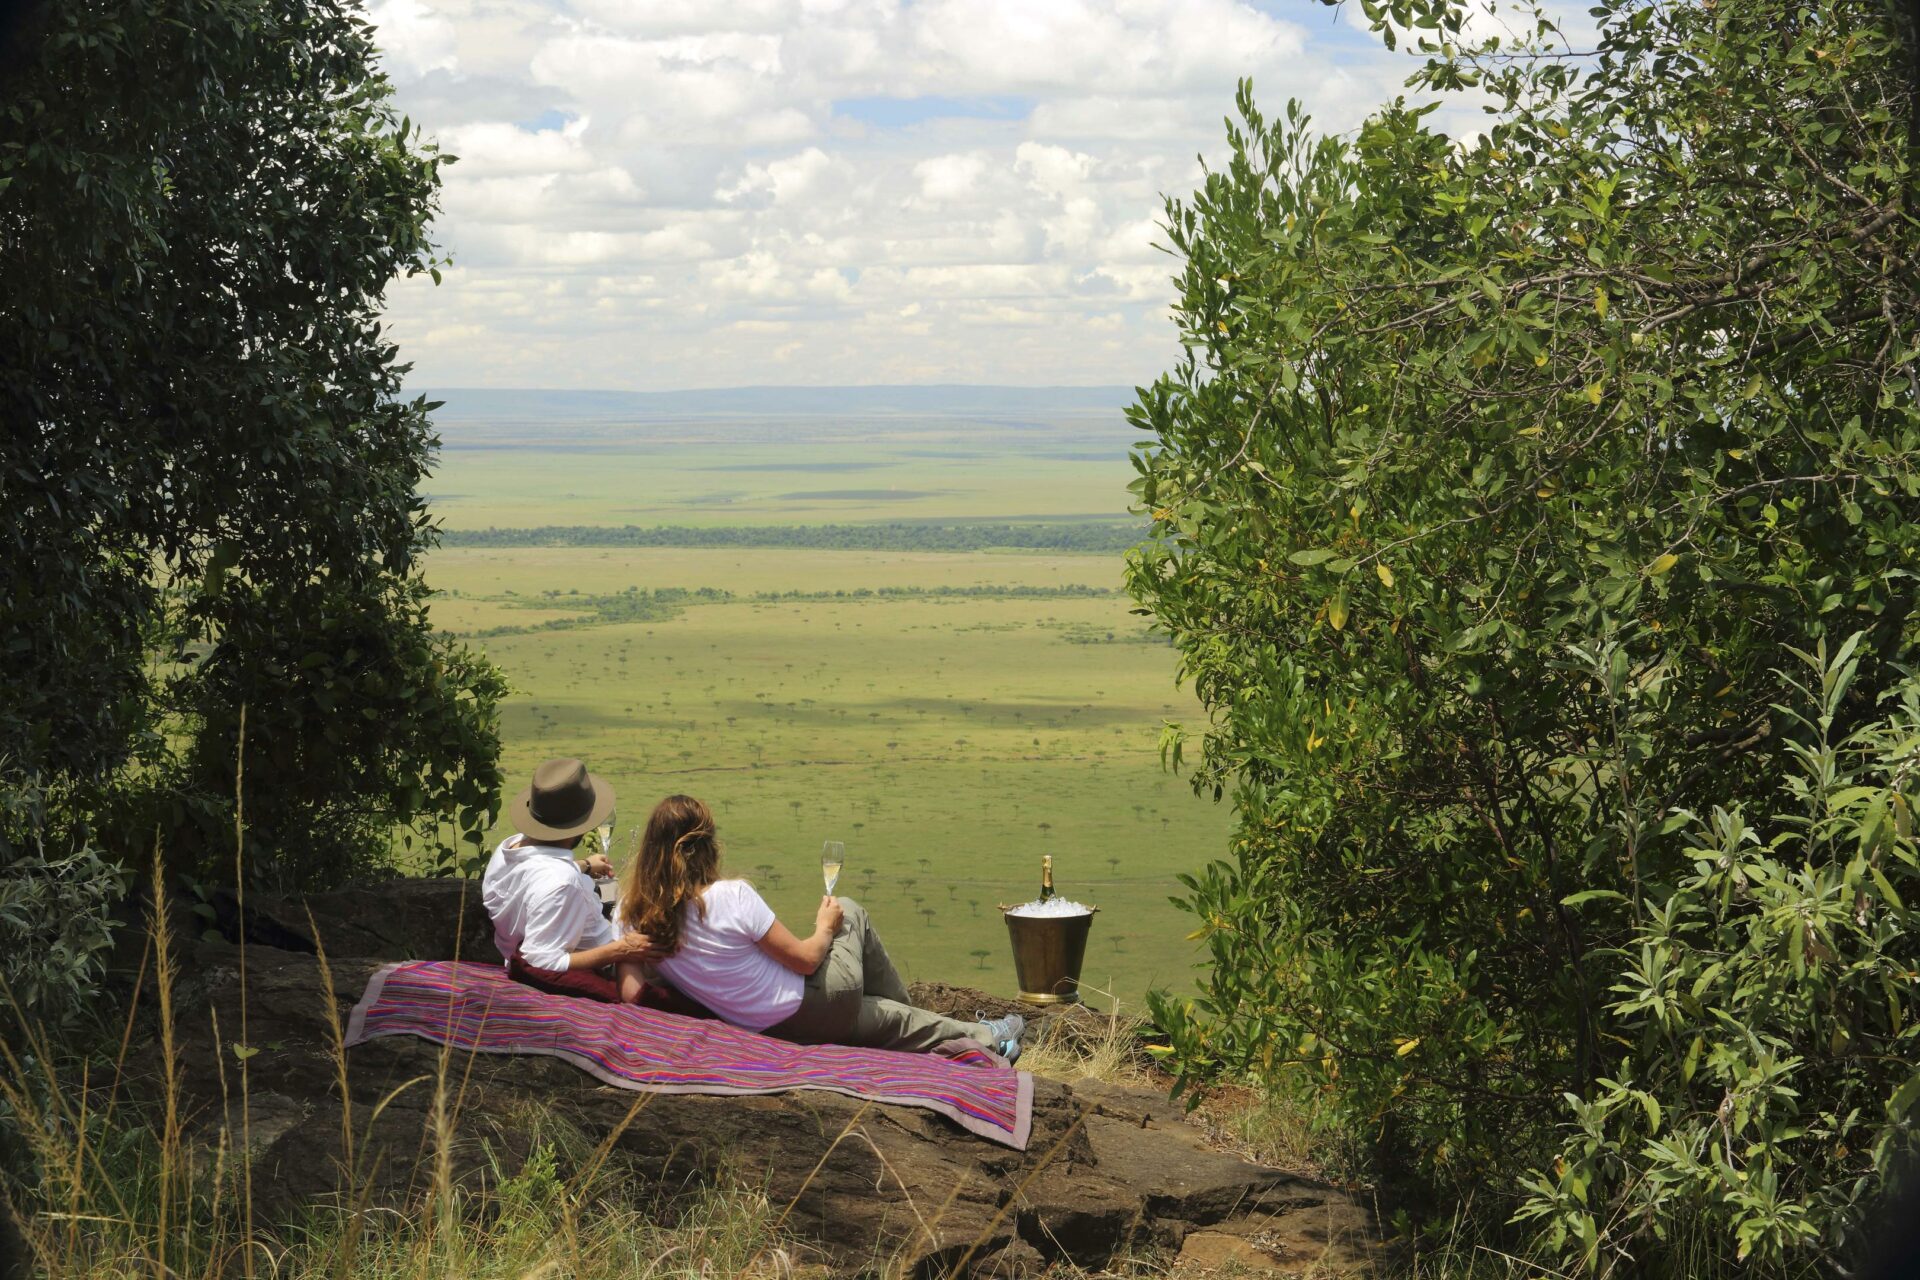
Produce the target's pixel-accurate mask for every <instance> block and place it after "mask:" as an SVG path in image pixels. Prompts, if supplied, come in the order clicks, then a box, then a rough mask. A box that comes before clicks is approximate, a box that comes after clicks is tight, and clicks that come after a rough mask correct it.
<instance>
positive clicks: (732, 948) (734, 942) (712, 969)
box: [622, 880, 806, 1031]
mask: <svg viewBox="0 0 1920 1280" xmlns="http://www.w3.org/2000/svg"><path fill="white" fill-rule="evenodd" d="M705 896H706V904H707V912H706V918H705V919H702V918H701V915H700V908H699V907H697V906H696V905H694V904H693V903H691V902H689V903H687V904H686V905H685V906H683V907H681V908H680V911H681V917H680V949H679V950H678V951H675V952H674V953H673V954H672V955H670V956H668V957H667V958H666V959H665V960H661V961H658V962H657V963H656V964H655V965H654V968H656V969H658V970H659V971H660V976H661V977H663V978H665V979H666V980H667V981H668V982H671V983H672V984H673V985H674V986H676V987H678V988H680V990H682V991H684V992H686V993H687V994H688V995H690V996H692V997H693V998H694V999H696V1000H698V1001H699V1002H700V1003H701V1004H704V1005H706V1006H707V1008H709V1009H711V1010H713V1011H714V1012H715V1013H716V1014H718V1015H720V1017H721V1018H722V1019H723V1020H724V1021H726V1022H729V1023H731V1024H732V1025H734V1026H736V1027H745V1028H746V1029H747V1030H748V1031H764V1030H766V1029H767V1028H768V1027H770V1026H772V1025H773V1024H774V1023H776V1022H780V1021H783V1020H785V1019H786V1018H788V1017H790V1016H791V1015H792V1014H793V1012H794V1011H795V1010H797V1009H798V1008H799V1007H800V995H801V992H802V989H803V988H804V987H805V985H806V979H805V978H803V977H801V976H800V975H799V974H797V973H795V972H794V971H793V970H791V969H789V968H787V967H786V966H785V965H783V964H781V963H780V962H779V961H778V960H775V959H774V958H773V957H772V956H770V955H768V954H767V953H766V952H764V951H762V950H761V949H760V939H762V938H764V937H766V936H767V930H769V929H771V928H773V908H772V907H769V906H768V905H767V903H766V899H764V898H762V897H761V896H760V895H759V894H757V893H755V892H754V891H753V886H752V885H750V884H748V883H747V882H746V881H745V880H715V881H714V882H713V883H712V884H710V885H708V886H707V892H706V895H705ZM626 928H627V926H624V925H623V926H622V930H623V931H625V930H626Z"/></svg>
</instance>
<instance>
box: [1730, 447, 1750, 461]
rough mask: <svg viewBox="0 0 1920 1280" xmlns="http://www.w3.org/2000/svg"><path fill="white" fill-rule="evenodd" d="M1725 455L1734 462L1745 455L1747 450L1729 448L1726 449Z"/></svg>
mask: <svg viewBox="0 0 1920 1280" xmlns="http://www.w3.org/2000/svg"><path fill="white" fill-rule="evenodd" d="M1727 456H1728V457H1729V458H1732V459H1733V460H1734V461H1735V462H1738V461H1739V460H1740V459H1742V458H1744V457H1746V456H1747V451H1746V450H1745V449H1729V450H1727Z"/></svg>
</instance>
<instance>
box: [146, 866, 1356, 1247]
mask: <svg viewBox="0 0 1920 1280" xmlns="http://www.w3.org/2000/svg"><path fill="white" fill-rule="evenodd" d="M212 905H213V907H214V911H213V915H214V916H215V918H216V921H217V927H216V928H215V929H214V930H210V931H204V932H198V934H197V938H196V940H195V941H191V942H187V941H181V942H180V943H179V944H178V946H179V949H180V952H181V954H180V958H179V959H180V963H179V968H180V971H181V977H180V980H179V982H178V984H177V986H176V997H175V1005H176V1008H177V1010H178V1011H179V1012H178V1015H177V1024H178V1029H179V1034H178V1038H179V1040H180V1043H181V1054H180V1081H181V1091H182V1095H183V1097H184V1099H185V1101H186V1102H187V1105H188V1106H189V1108H190V1110H191V1113H192V1116H193V1119H194V1123H195V1125H196V1126H197V1127H198V1128H199V1129H200V1130H201V1131H203V1132H211V1131H212V1130H215V1129H217V1128H218V1127H219V1126H221V1125H225V1126H227V1127H228V1129H229V1131H230V1140H231V1141H234V1142H236V1143H237V1142H238V1141H239V1138H240V1135H241V1129H242V1125H241V1115H240V1108H239V1105H238V1097H239V1084H240V1072H239V1062H238V1059H237V1057H236V1055H235V1054H234V1052H233V1049H232V1045H233V1044H234V1043H235V1042H237V1041H239V1040H240V1039H241V1026H242V1016H243V1015H242V1010H241V1000H240V991H241V952H240V949H239V947H238V946H236V945H235V943H234V941H233V940H234V939H237V938H239V937H242V936H245V937H246V938H248V939H249V944H248V946H247V949H246V953H245V966H246V988H247V992H248V999H247V1001H246V1011H245V1015H244V1016H245V1019H246V1022H245V1026H246V1031H245V1040H246V1042H247V1043H248V1044H249V1045H251V1046H252V1047H253V1048H254V1049H255V1050H256V1052H255V1053H254V1054H253V1055H252V1056H251V1057H250V1058H249V1059H248V1060H247V1062H246V1069H247V1085H248V1097H249V1105H248V1108H247V1115H246V1126H245V1127H246V1129H247V1131H248V1133H249V1135H250V1139H251V1144H252V1146H251V1149H252V1151H253V1169H254V1185H255V1213H256V1216H257V1218H258V1219H259V1220H261V1221H284V1220H291V1219H292V1218H294V1217H296V1216H298V1215H299V1213H300V1212H302V1211H303V1210H306V1209H308V1208H309V1207H311V1206H313V1205H315V1204H317V1203H327V1202H340V1203H345V1202H347V1200H348V1198H349V1197H352V1198H355V1199H363V1201H364V1202H366V1203H371V1204H383V1203H396V1204H397V1203H402V1202H406V1201H408V1200H409V1199H410V1198H413V1197H417V1196H418V1195H419V1194H420V1192H421V1182H422V1178H423V1176H424V1174H423V1171H424V1170H427V1169H429V1168H430V1167H431V1163H432V1153H433V1152H434V1151H435V1149H436V1143H435V1141H434V1134H435V1132H436V1116H437V1115H441V1114H444V1116H445V1125H444V1129H443V1131H444V1132H445V1133H446V1135H447V1142H446V1145H445V1151H446V1154H447V1158H448V1163H449V1167H450V1171H451V1173H452V1176H453V1177H454V1178H455V1179H456V1180H458V1181H467V1180H472V1179H477V1178H480V1177H482V1176H485V1175H486V1172H487V1171H488V1170H489V1169H490V1168H492V1167H494V1165H495V1163H496V1162H498V1164H499V1165H500V1166H502V1167H509V1168H510V1167H515V1166H516V1165H517V1161H518V1160H519V1158H520V1157H522V1156H524V1155H525V1154H526V1151H527V1149H528V1147H529V1145H530V1143H531V1138H530V1137H529V1134H530V1132H531V1126H530V1125H529V1123H528V1117H529V1115H530V1114H531V1113H532V1109H534V1108H537V1107H544V1108H547V1109H549V1110H550V1111H551V1113H552V1114H554V1115H556V1116H559V1117H562V1118H564V1119H566V1120H568V1121H570V1122H572V1123H573V1124H574V1125H576V1126H577V1127H578V1128H579V1129H580V1130H581V1131H582V1132H584V1133H586V1134H587V1135H589V1137H591V1138H593V1139H595V1140H604V1139H605V1138H606V1137H607V1135H615V1136H614V1137H613V1139H612V1146H611V1160H612V1164H613V1167H615V1168H617V1169H618V1170H619V1171H620V1176H622V1177H626V1178H630V1179H633V1180H634V1181H635V1185H636V1190H635V1195H636V1198H638V1197H641V1196H643V1195H645V1194H648V1193H649V1191H650V1190H651V1189H652V1188H657V1187H683V1186H686V1185H689V1183H690V1182H693V1181H697V1180H700V1179H708V1178H713V1177H716V1176H721V1175H723V1174H724V1175H731V1176H734V1177H738V1178H742V1179H745V1180H746V1181H747V1182H749V1183H751V1184H753V1185H757V1186H763V1187H764V1188H765V1190H766V1193H767V1195H768V1197H769V1199H770V1200H771V1201H772V1202H773V1203H774V1204H776V1205H780V1206H783V1207H785V1206H790V1208H788V1212H787V1217H786V1223H785V1226H786V1229H787V1230H788V1231H790V1232H791V1233H793V1234H794V1235H796V1236H797V1237H798V1238H800V1239H801V1240H802V1241H804V1242H810V1244H811V1246H812V1247H813V1248H814V1249H816V1250H817V1251H818V1254H819V1257H818V1259H817V1261H819V1262H822V1263H824V1264H826V1265H827V1266H828V1267H830V1268H831V1269H832V1270H834V1271H836V1272H853V1271H870V1270H873V1269H874V1268H875V1267H876V1265H878V1266H880V1267H881V1268H883V1269H884V1270H886V1271H887V1272H889V1273H890V1274H896V1275H912V1276H945V1275H948V1274H951V1273H955V1272H960V1273H963V1274H981V1275H985V1274H996V1275H1017V1274H1023V1273H1026V1272H1030V1271H1037V1270H1039V1269H1041V1268H1042V1267H1044V1266H1045V1265H1046V1264H1048V1263H1051V1262H1055V1261H1062V1260H1064V1261H1068V1262H1071V1263H1074V1264H1076V1265H1078V1266H1081V1267H1088V1268H1097V1267H1101V1266H1105V1265H1107V1264H1108V1263H1109V1262H1111V1261H1112V1260H1113V1259H1114V1258H1115V1257H1116V1256H1120V1255H1124V1254H1128V1253H1132V1254H1140V1253H1143V1252H1148V1251H1151V1252H1153V1253H1156V1254H1157V1255H1159V1256H1161V1257H1163V1258H1165V1259H1168V1260H1174V1259H1178V1260H1179V1267H1180V1269H1181V1270H1183V1271H1194V1272H1199V1271H1205V1270H1210V1269H1215V1268H1218V1267H1231V1268H1238V1269H1241V1270H1245V1269H1248V1268H1252V1269H1254V1270H1263V1271H1268V1272H1273V1273H1279V1274H1292V1273H1299V1272H1304V1271H1305V1270H1308V1269H1310V1268H1316V1270H1315V1274H1338V1273H1340V1272H1343V1271H1352V1270H1361V1269H1364V1268H1365V1267H1366V1265H1367V1263H1368V1260H1369V1257H1370V1248H1371V1245H1370V1243H1369V1242H1370V1241H1371V1239H1372V1235H1371V1226H1370V1222H1369V1217H1368V1215H1367V1213H1366V1212H1365V1211H1364V1209H1363V1207H1362V1206H1361V1205H1360V1204H1358V1203H1357V1202H1356V1201H1355V1200H1354V1199H1353V1198H1352V1197H1351V1196H1349V1195H1348V1194H1346V1193H1345V1192H1342V1191H1340V1190H1339V1189H1337V1188H1334V1187H1330V1186H1328V1185H1326V1184H1324V1183H1322V1182H1318V1181H1316V1180H1314V1179H1312V1178H1308V1177H1304V1176H1301V1175H1298V1174H1294V1173H1289V1172H1286V1171H1283V1170H1279V1169H1269V1168H1263V1167H1260V1166H1257V1165H1252V1164H1248V1163H1246V1162H1244V1161H1242V1160H1239V1159H1237V1158H1235V1157H1233V1156H1230V1155H1227V1154H1223V1153H1221V1152H1219V1151H1216V1150H1213V1149H1211V1148H1210V1147H1209V1146H1208V1145H1207V1143H1206V1142H1205V1141H1204V1140H1203V1138H1202V1135H1201V1134H1200V1132H1199V1131H1198V1130H1197V1129H1195V1128H1193V1127H1192V1126H1190V1125H1188V1124H1187V1123H1186V1121H1185V1119H1184V1116H1183V1114H1182V1112H1181V1110H1180V1108H1179V1107H1178V1106H1176V1105H1174V1104H1171V1103H1168V1102H1167V1101H1166V1100H1165V1098H1163V1097H1162V1096H1160V1095H1159V1094H1157V1093H1154V1092H1151V1091H1139V1090H1129V1089H1123V1088H1118V1087H1115V1086H1111V1085H1099V1084H1086V1083H1083V1084H1078V1085H1074V1086H1072V1087H1069V1086H1067V1085H1064V1084H1061V1083H1058V1082H1055V1081H1049V1080H1044V1079H1043V1080H1039V1081H1037V1082H1036V1089H1035V1104H1034V1122H1033V1138H1032V1141H1031V1142H1030V1144H1029V1146H1028V1149H1027V1150H1026V1151H1025V1152H1015V1151H1011V1150H1008V1149H1006V1148H1003V1147H999V1146H995V1145H993V1144H990V1143H987V1142H984V1141H982V1140H980V1139H977V1138H975V1137H973V1136H971V1135H969V1134H967V1133H965V1132H964V1131H963V1130H961V1129H960V1128H959V1127H958V1126H956V1125H954V1124H952V1123H950V1122H948V1121H947V1120H945V1119H944V1118H942V1117H939V1116H935V1115H932V1114H930V1113H926V1112H922V1111H917V1110H912V1109H907V1108H898V1107H887V1106H877V1105H872V1104H864V1105H863V1104H862V1103H860V1102H858V1101H855V1100H853V1099H848V1098H842V1097H839V1096H837V1095H829V1094H817V1093H790V1094H782V1095H776V1096H770V1097H701V1096H692V1095H667V1094H636V1093H630V1092H626V1091H623V1090H618V1089H613V1088H609V1087H606V1086H604V1085H601V1084H600V1083H599V1082H598V1081H596V1080H594V1079H593V1078H591V1077H590V1076H588V1075H586V1074H585V1073H583V1072H581V1071H579V1070H577V1069H575V1068H574V1067H572V1066H569V1065H567V1064H566V1063H563V1062H560V1061H557V1060H554V1059H548V1058H525V1057H519V1058H502V1057H489V1056H486V1055H463V1054H457V1053H456V1054H452V1055H447V1056H446V1058H445V1060H444V1064H443V1051H442V1050H441V1049H440V1048H439V1047H438V1046H435V1045H431V1044H428V1043H425V1042H423V1041H419V1040H414V1039H410V1038H401V1037H395V1038H390V1039H382V1040H376V1041H372V1042H370V1043H367V1044H364V1045H361V1046H358V1047H356V1048H354V1049H352V1050H350V1051H348V1052H347V1054H346V1063H345V1068H346V1069H345V1081H346V1083H345V1087H344V1089H343V1088H342V1085H341V1076H342V1073H341V1068H340V1063H339V1061H338V1059H337V1056H336V1050H335V1046H336V1043H337V1042H336V1038H335V1030H334V1026H335V1024H334V1018H335V1016H336V1015H337V1017H338V1019H339V1021H340V1023H342V1024H344V1021H345V1018H346V1014H347V1011H348V1010H349V1009H350V1008H351V1006H352V1004H353V1002H354V1001H355V1000H357V999H358V998H359V995H360V993H361V992H362V990H364V988H365V985H366V982H367V979H368V977H369V976H370V975H371V974H372V973H373V971H374V970H375V969H377V968H378V967H379V965H381V964H382V963H385V962H386V961H388V960H390V959H396V958H425V959H433V958H452V957H453V956H454V955H455V954H456V953H457V954H459V955H462V956H465V957H468V958H486V959H493V958H496V957H495V956H494V953H493V949H492V945H491V943H490V941H488V940H487V936H488V935H487V930H486V927H485V922H484V918H482V917H481V914H480V912H479V909H478V907H479V904H478V902H477V901H476V900H475V895H473V894H472V893H470V892H469V891H467V890H465V889H463V887H462V886H461V885H460V884H459V883H457V882H447V881H412V882H405V883H397V884H393V885H383V886H379V887H378V888H375V889H367V890H354V891H346V892H342V893H337V894H325V895H314V896H312V897H310V898H308V899H306V900H305V901H304V902H290V901H287V900H283V899H275V898H270V897H267V896H265V895H255V896H254V897H252V898H251V899H250V900H249V902H248V904H247V911H246V913H245V916H244V918H243V917H242V915H241V913H240V912H239V911H238V909H237V908H236V906H235V904H234V903H233V902H231V901H230V900H220V899H216V900H215V901H214V903H213V904H212ZM309 913H311V915H309ZM201 914H202V915H205V914H207V913H205V912H202V913H201ZM183 937H196V931H195V930H187V931H186V932H185V933H184V934H183ZM216 938H217V940H216ZM323 950H324V956H323V955H322V951H323ZM136 958H137V957H136V956H135V955H134V954H133V953H132V952H131V951H130V952H129V954H128V960H129V964H128V969H127V970H126V971H123V972H122V974H121V979H122V981H124V982H127V983H129V984H130V983H131V981H132V978H133V973H132V972H131V969H132V961H133V960H134V959H136ZM329 978H330V985H329ZM329 993H331V1003H330V1002H329ZM923 994H924V997H925V998H926V999H927V1001H928V1003H930V1004H948V1003H951V1002H953V1001H956V1000H957V1001H960V1002H961V1003H964V1004H966V1005H969V1006H980V1007H993V1006H994V1005H995V1004H996V1002H995V1001H993V1000H992V999H990V998H988V997H984V996H982V995H981V994H980V993H977V992H971V993H969V992H966V991H964V989H954V988H944V989H938V990H933V989H929V990H928V991H926V992H925V993H923ZM152 1005H153V1002H152V1001H151V1000H150V999H149V1000H147V1001H145V1002H143V1007H144V1008H146V1009H148V1010H151V1008H152ZM954 1007H959V1005H954ZM443 1065H444V1066H445V1068H446V1069H445V1070H444V1071H443V1070H442V1068H443ZM441 1080H444V1081H445V1089H444V1091H442V1090H441V1089H440V1088H439V1084H438V1082H439V1081H441ZM156 1083H157V1082H156V1081H155V1080H154V1079H153V1078H152V1076H151V1075H149V1077H148V1079H147V1081H146V1085H147V1087H149V1088H152V1087H155V1086H156Z"/></svg>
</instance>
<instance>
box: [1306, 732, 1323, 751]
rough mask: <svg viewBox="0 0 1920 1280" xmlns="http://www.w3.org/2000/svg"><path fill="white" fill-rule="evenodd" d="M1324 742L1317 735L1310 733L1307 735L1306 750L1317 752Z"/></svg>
mask: <svg viewBox="0 0 1920 1280" xmlns="http://www.w3.org/2000/svg"><path fill="white" fill-rule="evenodd" d="M1326 741H1327V740H1326V739H1325V738H1323V737H1321V736H1320V735H1319V734H1317V733H1311V732H1310V733H1308V734H1307V750H1309V751H1318V750H1319V749H1320V748H1321V747H1322V746H1324V745H1325V744H1326Z"/></svg>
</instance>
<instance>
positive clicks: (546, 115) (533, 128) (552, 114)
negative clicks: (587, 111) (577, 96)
mask: <svg viewBox="0 0 1920 1280" xmlns="http://www.w3.org/2000/svg"><path fill="white" fill-rule="evenodd" d="M572 120H573V113H572V112H570V111H559V110H555V109H553V108H551V107H550V108H548V109H547V110H545V111H542V112H541V113H540V114H539V115H537V116H535V117H534V118H533V119H531V120H515V121H514V122H513V123H514V124H515V126H517V127H518V128H521V129H525V130H526V131H527V132H528V133H546V132H548V131H550V130H553V129H564V128H566V127H567V125H568V124H569V123H571V122H572Z"/></svg>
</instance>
